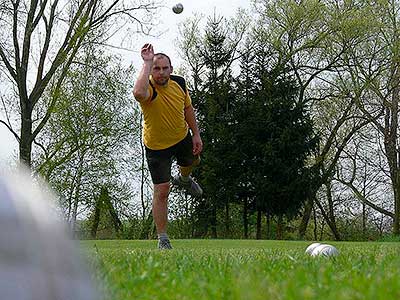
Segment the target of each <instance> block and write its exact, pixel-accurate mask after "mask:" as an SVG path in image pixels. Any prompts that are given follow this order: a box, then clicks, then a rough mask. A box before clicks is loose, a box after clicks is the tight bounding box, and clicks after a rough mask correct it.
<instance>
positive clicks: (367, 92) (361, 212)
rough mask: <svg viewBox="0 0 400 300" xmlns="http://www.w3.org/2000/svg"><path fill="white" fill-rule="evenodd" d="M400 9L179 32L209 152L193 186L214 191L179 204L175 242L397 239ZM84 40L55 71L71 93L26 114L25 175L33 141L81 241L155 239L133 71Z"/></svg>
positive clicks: (330, 8)
mask: <svg viewBox="0 0 400 300" xmlns="http://www.w3.org/2000/svg"><path fill="white" fill-rule="evenodd" d="M399 8H400V1H397V0H396V1H373V2H371V1H363V0H362V1H335V0H334V1H317V0H306V1H294V0H274V1H270V0H268V1H267V0H257V1H255V2H254V7H253V10H252V11H251V12H246V11H239V12H238V14H237V15H236V16H235V17H234V18H231V19H227V18H225V17H223V16H220V15H218V11H216V12H215V14H214V15H212V16H207V17H199V16H194V17H193V18H190V19H187V20H186V21H185V23H184V24H182V26H181V37H180V39H179V40H178V41H177V45H178V47H179V49H180V53H181V56H182V58H183V60H184V63H183V65H182V66H181V68H180V69H179V73H181V74H182V75H184V76H185V77H186V79H187V80H188V82H189V85H190V92H191V96H192V100H193V104H194V107H195V109H196V112H197V114H198V120H199V124H200V128H201V133H202V138H203V141H204V152H203V154H202V162H201V167H200V168H198V169H197V170H196V173H195V176H196V178H197V179H198V180H199V182H200V184H201V185H202V187H203V189H204V191H205V194H204V197H203V198H202V199H191V198H190V197H189V196H187V195H185V194H182V193H178V192H176V191H172V193H171V196H170V203H169V208H170V227H169V231H170V234H171V236H172V237H174V238H290V239H298V238H301V239H303V238H306V239H337V240H343V239H346V240H354V239H378V238H381V237H382V236H383V235H386V234H390V233H391V234H394V235H395V236H397V237H398V236H399V233H400V227H399V226H400V219H399V218H400V195H399V192H400V181H399V178H400V176H399V171H400V169H399V168H400V162H399V155H398V152H399V150H400V149H399V147H398V144H399V142H398V128H399V124H398V111H399V93H400V68H399V67H400V48H399V46H400V44H399V41H400V37H399V35H400V30H399V27H398V26H399V25H398V24H399V22H398V21H399ZM88 26H89V25H88ZM94 28H95V29H96V32H97V33H98V32H101V30H103V29H104V28H102V27H96V26H95V27H94ZM97 30H98V31H97ZM83 32H84V33H85V35H84V36H83V37H82V39H83V40H82V43H81V44H79V51H77V52H76V53H74V55H75V56H74V57H72V58H71V60H70V61H69V60H68V61H67V62H68V64H64V65H63V64H62V63H60V64H61V65H62V66H65V68H64V69H59V72H56V71H55V70H54V72H53V73H54V76H58V75H60V76H61V77H62V80H60V81H57V80H55V79H54V80H53V81H50V80H49V81H46V82H45V83H46V84H49V88H44V87H43V89H39V87H40V86H39V85H38V89H39V90H40V91H41V92H42V93H43V95H41V97H39V98H38V99H39V100H38V99H36V98H35V102H34V104H35V105H34V107H31V106H29V105H28V107H29V108H30V109H32V110H31V111H30V113H31V115H30V121H31V125H32V124H39V127H36V128H39V129H40V130H34V131H33V132H32V131H31V135H29V134H28V135H26V134H27V132H25V136H24V138H22V139H20V145H21V149H22V150H21V151H22V152H23V155H22V156H21V157H22V158H23V159H25V160H26V161H29V162H30V155H29V153H28V152H29V149H28V148H29V147H28V146H29V145H28V146H27V145H26V143H24V141H26V140H28V141H29V142H30V143H31V144H32V145H33V149H34V152H33V153H34V155H33V159H32V169H33V170H34V171H35V172H36V173H38V174H41V175H42V176H44V177H45V178H46V179H47V180H48V181H49V182H50V184H51V185H52V186H53V187H54V189H55V190H56V191H57V192H58V195H59V196H60V198H59V200H60V203H61V204H62V208H63V214H64V215H65V217H66V219H67V220H68V222H70V224H71V228H72V229H73V230H74V231H75V232H76V233H77V234H78V235H79V236H80V237H83V238H95V237H96V238H110V237H120V238H151V237H153V236H154V225H153V223H152V219H151V195H152V191H151V186H152V184H151V182H150V179H149V176H148V171H147V166H146V163H145V158H144V152H143V147H142V141H141V135H140V131H141V115H140V111H139V109H138V107H137V106H136V104H135V102H134V101H133V98H132V96H131V89H132V85H133V80H132V78H134V75H133V74H134V70H132V69H131V68H129V67H127V66H124V65H123V64H122V63H121V60H119V59H118V58H116V57H114V56H111V55H107V54H106V53H105V52H104V47H102V46H101V45H102V43H100V42H99V41H98V40H96V39H94V38H93V32H91V34H92V35H90V34H87V32H86V31H83ZM98 37H101V34H100V35H98ZM14 41H15V40H14ZM74 41H75V40H74ZM84 41H86V43H85V42H84ZM73 45H75V44H73ZM77 47H78V46H77ZM139 47H140V46H139ZM136 48H138V47H136ZM77 50H78V48H77ZM10 51H11V50H10ZM3 53H5V52H3ZM0 54H1V53H0ZM1 57H2V60H3V62H4V57H5V54H4V55H3V56H1ZM173 62H174V60H173ZM5 67H6V70H7V69H8V70H11V71H12V66H11V64H5ZM175 67H176V66H175ZM175 69H176V70H177V68H175ZM42 71H43V70H42ZM53 73H52V74H53ZM13 74H14V73H13V72H11V76H9V77H10V78H14V76H13ZM22 75H23V74H22ZM22 75H21V76H22ZM21 76H20V77H18V78H19V80H21V78H22V77H21ZM61 77H60V78H61ZM55 78H58V77H55ZM39 79H42V78H41V77H40V76H39V77H38V80H39ZM18 82H19V81H18ZM61 83H62V84H61ZM17 86H19V87H20V88H19V89H15V90H18V91H20V93H21V92H23V91H24V90H26V89H24V85H21V84H19V85H17ZM32 95H33V96H35V97H36V96H38V95H39V94H37V93H36V94H35V93H33V94H32ZM2 99H3V103H6V100H7V98H6V97H3V98H2ZM10 99H11V97H10ZM21 99H22V100H21V101H22V102H21V103H22V104H23V103H24V102H23V101H25V100H27V99H25V98H21ZM28 102H29V101H28ZM28 104H29V103H28ZM3 106H4V105H3ZM6 106H7V105H6ZM10 107H12V105H10ZM14 107H15V105H14ZM22 108H24V110H23V111H22V115H25V119H27V117H26V113H27V111H26V109H25V106H22ZM28 119H29V118H28ZM37 120H38V121H37ZM40 120H45V122H42V121H40ZM35 122H36V123H35ZM3 123H7V122H3ZM7 124H8V123H7ZM24 124H25V123H24ZM24 126H25V125H23V128H21V132H22V130H26V129H27V127H26V126H25V127H24ZM9 127H10V129H12V128H11V126H10V124H9ZM28 129H29V128H28ZM31 129H32V128H31ZM28 131H29V130H28ZM13 133H14V134H15V135H16V132H15V131H14V130H13ZM28 133H29V132H28ZM25 146H26V147H25Z"/></svg>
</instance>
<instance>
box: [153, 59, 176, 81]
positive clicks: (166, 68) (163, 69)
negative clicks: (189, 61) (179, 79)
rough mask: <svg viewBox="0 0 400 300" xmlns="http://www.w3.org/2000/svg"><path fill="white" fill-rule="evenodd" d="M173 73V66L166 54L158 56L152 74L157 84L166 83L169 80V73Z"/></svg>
mask: <svg viewBox="0 0 400 300" xmlns="http://www.w3.org/2000/svg"><path fill="white" fill-rule="evenodd" d="M171 73H172V66H171V65H170V63H169V61H168V58H166V57H164V56H157V57H155V58H154V61H153V68H152V70H151V75H152V76H153V79H154V81H155V83H156V84H158V85H165V84H167V82H168V79H169V75H171Z"/></svg>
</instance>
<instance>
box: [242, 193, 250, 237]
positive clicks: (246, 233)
mask: <svg viewBox="0 0 400 300" xmlns="http://www.w3.org/2000/svg"><path fill="white" fill-rule="evenodd" d="M247 205H248V203H247V197H246V198H245V199H244V203H243V231H244V238H245V239H248V238H249V218H248V212H247V210H248V208H247Z"/></svg>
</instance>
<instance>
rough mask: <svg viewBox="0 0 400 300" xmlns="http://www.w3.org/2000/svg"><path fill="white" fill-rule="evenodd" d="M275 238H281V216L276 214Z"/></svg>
mask: <svg viewBox="0 0 400 300" xmlns="http://www.w3.org/2000/svg"><path fill="white" fill-rule="evenodd" d="M276 239H277V240H282V239H283V217H282V216H281V215H279V216H278V221H277V226H276Z"/></svg>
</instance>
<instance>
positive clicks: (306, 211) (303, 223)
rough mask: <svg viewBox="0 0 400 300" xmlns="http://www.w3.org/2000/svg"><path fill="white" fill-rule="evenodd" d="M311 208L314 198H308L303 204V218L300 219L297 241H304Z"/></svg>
mask: <svg viewBox="0 0 400 300" xmlns="http://www.w3.org/2000/svg"><path fill="white" fill-rule="evenodd" d="M313 206H314V197H310V198H308V199H307V201H306V203H305V206H304V212H303V217H302V218H301V223H300V225H299V232H298V234H299V239H301V240H304V238H305V236H306V231H307V226H308V222H309V221H310V217H311V212H312V209H313Z"/></svg>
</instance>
